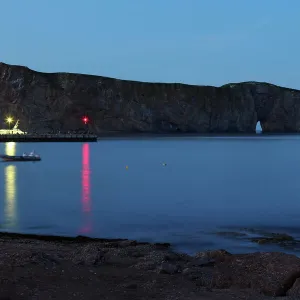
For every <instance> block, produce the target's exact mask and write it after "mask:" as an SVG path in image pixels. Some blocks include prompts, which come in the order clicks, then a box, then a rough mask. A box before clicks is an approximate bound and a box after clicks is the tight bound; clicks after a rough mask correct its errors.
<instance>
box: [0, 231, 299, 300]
mask: <svg viewBox="0 0 300 300" xmlns="http://www.w3.org/2000/svg"><path fill="white" fill-rule="evenodd" d="M0 243H1V252H0V262H1V269H0V278H1V285H0V291H1V293H0V299H2V300H4V299H43V300H46V299H63V300H67V299H120V300H122V299H128V300H129V299H130V300H134V299H139V300H140V299H164V300H172V299H174V300H175V299H180V300H181V299H182V300H183V299H184V300H189V299H190V300H196V299H203V300H205V299H212V300H218V299H220V300H221V299H222V300H223V299H224V300H226V299H253V300H256V299H257V300H259V299H273V298H276V299H300V279H299V278H300V258H298V257H296V256H293V255H288V254H284V253H279V252H273V253H252V254H239V255H233V254H230V253H228V252H227V251H225V250H214V251H207V252H199V253H197V254H196V255H195V256H189V255H186V254H180V253H175V252H174V251H172V247H171V246H170V245H169V244H168V243H166V244H150V243H138V242H136V241H131V240H105V239H89V238H85V237H77V238H65V237H51V236H37V235H36V236H35V235H21V234H11V233H1V234H0Z"/></svg>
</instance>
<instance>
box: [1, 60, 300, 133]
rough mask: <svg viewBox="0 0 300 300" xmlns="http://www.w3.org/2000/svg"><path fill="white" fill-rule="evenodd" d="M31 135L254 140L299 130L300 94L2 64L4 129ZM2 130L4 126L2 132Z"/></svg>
mask: <svg viewBox="0 0 300 300" xmlns="http://www.w3.org/2000/svg"><path fill="white" fill-rule="evenodd" d="M6 115H12V116H13V117H14V118H15V119H19V120H20V128H21V129H22V130H26V131H29V132H30V131H39V132H48V131H52V130H60V131H69V130H83V129H85V128H86V127H85V125H84V124H83V122H82V120H81V118H82V116H83V115H87V116H88V117H89V119H90V123H89V124H88V126H89V129H90V130H91V131H93V132H95V133H98V134H99V133H102V132H110V131H118V132H124V133H125V132H126V133H134V132H149V133H150V132H151V133H171V132H190V133H192V132H199V133H224V132H230V133H235V132H239V133H254V132H255V130H256V124H257V122H258V121H260V122H261V126H262V129H263V131H264V132H298V131H299V130H300V91H298V90H293V89H288V88H283V87H279V86H275V85H272V84H269V83H261V82H242V83H230V84H226V85H224V86H221V87H213V86H194V85H185V84H178V83H172V84H167V83H145V82H136V81H128V80H119V79H113V78H107V77H101V76H91V75H80V74H70V73H41V72H36V71H33V70H30V69H29V68H26V67H22V66H12V65H7V64H4V63H0V123H1V122H4V117H5V116H6ZM1 126H2V128H3V126H4V123H3V124H2V125H1Z"/></svg>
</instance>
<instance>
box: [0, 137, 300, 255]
mask: <svg viewBox="0 0 300 300" xmlns="http://www.w3.org/2000/svg"><path fill="white" fill-rule="evenodd" d="M33 149H34V150H36V152H38V153H39V154H40V155H41V156H42V159H43V160H42V161H41V162H36V163H33V162H26V163H21V162H18V163H1V164H0V183H1V187H0V195H1V198H0V224H1V228H0V230H3V231H12V232H26V233H42V234H57V235H68V236H76V235H87V236H93V237H108V238H130V239H138V240H143V241H158V242H171V243H173V245H174V246H175V248H176V249H178V250H180V251H185V252H189V253H193V252H195V251H198V250H204V249H216V248H225V249H226V250H229V251H232V252H248V251H258V250H270V249H271V248H270V247H268V246H259V245H256V244H254V243H252V242H250V241H249V240H248V238H245V237H243V238H237V237H223V236H219V235H217V234H216V232H218V231H234V232H241V231H242V230H243V229H242V228H250V229H262V230H265V231H271V232H285V233H289V234H292V235H293V236H294V237H296V238H298V237H299V238H300V138H299V137H297V136H268V137H264V136H257V137H243V138H242V137H232V138H226V137H219V138H218V137H211V138H203V137H176V138H165V137H164V138H156V137H153V138H139V139H104V140H100V141H99V142H98V143H12V142H10V143H3V144H0V153H6V154H11V155H14V154H22V153H23V152H24V151H25V152H29V151H31V150H33ZM269 248H270V249H269ZM272 249H274V250H276V249H275V247H272ZM272 249H271V250H272ZM293 251H298V250H293ZM299 253H300V251H299Z"/></svg>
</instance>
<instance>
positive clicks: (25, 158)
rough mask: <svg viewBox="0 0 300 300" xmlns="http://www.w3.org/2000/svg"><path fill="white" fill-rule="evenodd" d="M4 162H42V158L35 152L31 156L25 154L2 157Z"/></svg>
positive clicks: (3, 155)
mask: <svg viewBox="0 0 300 300" xmlns="http://www.w3.org/2000/svg"><path fill="white" fill-rule="evenodd" d="M0 158H1V159H2V160H3V161H40V160H41V159H42V158H41V157H40V155H38V154H36V153H35V152H34V151H32V152H30V153H29V154H27V153H23V155H6V154H2V155H0Z"/></svg>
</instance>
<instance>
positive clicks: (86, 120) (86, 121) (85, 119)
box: [82, 116, 89, 124]
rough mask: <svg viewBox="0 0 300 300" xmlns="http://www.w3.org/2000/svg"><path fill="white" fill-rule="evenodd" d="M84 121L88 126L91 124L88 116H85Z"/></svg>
mask: <svg viewBox="0 0 300 300" xmlns="http://www.w3.org/2000/svg"><path fill="white" fill-rule="evenodd" d="M82 121H83V123H84V124H87V123H88V122H89V118H88V117H87V116H84V117H83V118H82Z"/></svg>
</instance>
